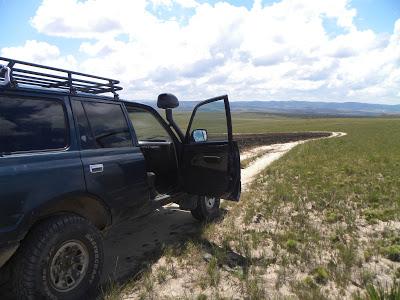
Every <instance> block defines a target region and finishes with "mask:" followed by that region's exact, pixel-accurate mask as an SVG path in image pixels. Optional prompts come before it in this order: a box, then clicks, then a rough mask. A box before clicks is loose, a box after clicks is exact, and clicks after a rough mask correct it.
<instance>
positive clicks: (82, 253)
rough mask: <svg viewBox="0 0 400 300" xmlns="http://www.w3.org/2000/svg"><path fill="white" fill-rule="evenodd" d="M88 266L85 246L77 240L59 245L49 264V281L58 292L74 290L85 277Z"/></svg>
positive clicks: (87, 253) (87, 254)
mask: <svg viewBox="0 0 400 300" xmlns="http://www.w3.org/2000/svg"><path fill="white" fill-rule="evenodd" d="M88 265H89V252H88V250H87V248H86V246H85V245H84V244H83V243H82V242H80V241H77V240H71V241H67V242H65V243H64V244H62V245H61V247H60V248H59V249H58V250H57V252H56V254H55V255H54V256H53V259H52V260H51V264H50V279H51V283H52V285H53V287H54V288H55V289H56V290H57V291H59V292H68V291H71V290H73V289H74V288H76V287H77V286H78V285H79V284H80V283H81V281H82V279H83V278H84V277H85V275H86V272H87V269H88Z"/></svg>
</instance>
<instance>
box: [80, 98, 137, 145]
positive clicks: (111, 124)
mask: <svg viewBox="0 0 400 300" xmlns="http://www.w3.org/2000/svg"><path fill="white" fill-rule="evenodd" d="M83 107H84V110H85V112H86V116H87V118H88V120H89V125H90V128H91V131H92V133H93V136H94V144H95V146H96V147H97V148H119V147H133V143H132V137H131V134H130V131H129V128H128V124H127V122H126V119H125V116H124V113H123V111H122V108H121V106H120V105H119V104H112V103H103V102H83Z"/></svg>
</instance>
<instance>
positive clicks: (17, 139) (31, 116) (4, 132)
mask: <svg viewBox="0 0 400 300" xmlns="http://www.w3.org/2000/svg"><path fill="white" fill-rule="evenodd" d="M67 137H68V134H67V126H66V121H65V113H64V108H63V105H62V103H61V102H59V101H56V100H42V99H32V98H17V97H16V98H14V97H5V96H0V153H3V154H4V153H12V152H22V151H42V150H54V149H62V148H65V147H66V146H67V143H68V138H67Z"/></svg>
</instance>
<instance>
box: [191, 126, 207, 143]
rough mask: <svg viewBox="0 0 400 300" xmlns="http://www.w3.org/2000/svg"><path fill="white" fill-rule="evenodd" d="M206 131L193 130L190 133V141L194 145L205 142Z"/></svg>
mask: <svg viewBox="0 0 400 300" xmlns="http://www.w3.org/2000/svg"><path fill="white" fill-rule="evenodd" d="M207 139H208V137H207V130H205V129H195V130H193V131H192V141H193V142H195V143H201V142H207Z"/></svg>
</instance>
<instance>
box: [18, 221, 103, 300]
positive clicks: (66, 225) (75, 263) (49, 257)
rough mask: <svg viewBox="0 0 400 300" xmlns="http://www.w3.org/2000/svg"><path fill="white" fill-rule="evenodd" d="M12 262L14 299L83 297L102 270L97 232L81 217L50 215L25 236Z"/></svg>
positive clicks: (89, 291) (93, 287) (99, 236)
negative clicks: (15, 297)
mask: <svg viewBox="0 0 400 300" xmlns="http://www.w3.org/2000/svg"><path fill="white" fill-rule="evenodd" d="M13 263H14V265H13V279H12V280H13V287H14V293H15V295H16V296H17V298H18V299H43V298H44V299H87V298H88V296H90V295H92V292H93V291H94V290H95V288H96V287H97V286H98V283H99V280H100V275H101V271H102V266H103V243H102V238H101V234H100V232H99V231H98V229H97V228H96V227H94V226H93V225H92V224H91V223H90V222H89V221H88V220H86V219H84V218H82V217H79V216H76V215H63V216H56V217H51V218H49V219H47V220H45V221H43V222H42V223H40V224H38V225H37V226H35V227H34V228H33V229H32V231H31V232H30V233H29V234H28V235H27V237H26V238H25V240H24V241H23V243H22V245H21V247H20V249H18V253H17V255H16V256H15V257H14V262H13Z"/></svg>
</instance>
